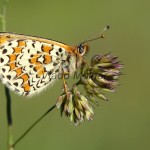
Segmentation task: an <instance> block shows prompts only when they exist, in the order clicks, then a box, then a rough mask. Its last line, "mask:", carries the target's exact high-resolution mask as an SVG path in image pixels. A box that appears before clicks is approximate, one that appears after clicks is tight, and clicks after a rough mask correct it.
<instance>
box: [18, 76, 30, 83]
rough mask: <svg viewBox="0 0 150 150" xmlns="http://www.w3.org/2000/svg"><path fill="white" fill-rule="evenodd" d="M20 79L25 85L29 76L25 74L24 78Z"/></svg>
mask: <svg viewBox="0 0 150 150" xmlns="http://www.w3.org/2000/svg"><path fill="white" fill-rule="evenodd" d="M20 78H22V79H23V83H25V82H26V81H28V79H29V76H28V74H23V75H22V76H20Z"/></svg>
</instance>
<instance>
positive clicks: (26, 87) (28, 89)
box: [22, 83, 31, 92]
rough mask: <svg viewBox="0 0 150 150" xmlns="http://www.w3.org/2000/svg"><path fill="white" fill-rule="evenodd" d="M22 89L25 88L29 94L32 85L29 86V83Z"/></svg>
mask: <svg viewBox="0 0 150 150" xmlns="http://www.w3.org/2000/svg"><path fill="white" fill-rule="evenodd" d="M22 87H23V88H24V91H25V92H29V91H30V88H31V87H30V85H29V83H25V84H24V85H23V86H22Z"/></svg>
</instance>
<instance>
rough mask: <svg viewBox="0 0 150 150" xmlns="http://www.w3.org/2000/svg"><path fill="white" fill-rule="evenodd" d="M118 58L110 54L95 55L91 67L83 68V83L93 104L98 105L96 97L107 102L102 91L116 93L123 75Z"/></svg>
mask: <svg viewBox="0 0 150 150" xmlns="http://www.w3.org/2000/svg"><path fill="white" fill-rule="evenodd" d="M117 58H118V57H117V56H111V55H110V54H105V55H102V54H99V55H95V56H94V57H93V58H92V59H91V65H90V66H86V67H82V76H81V82H82V84H83V86H84V88H85V91H86V93H87V95H88V97H89V98H90V100H92V101H93V102H95V103H96V104H98V102H97V101H96V100H95V96H96V97H98V98H101V99H103V100H107V98H106V97H105V95H104V94H103V93H102V91H109V92H115V90H116V87H117V85H118V82H117V79H118V77H119V75H121V72H120V69H121V68H122V67H123V65H122V64H120V62H119V61H118V60H117Z"/></svg>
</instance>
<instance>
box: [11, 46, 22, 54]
mask: <svg viewBox="0 0 150 150" xmlns="http://www.w3.org/2000/svg"><path fill="white" fill-rule="evenodd" d="M13 49H14V53H21V50H22V48H21V47H15V48H13Z"/></svg>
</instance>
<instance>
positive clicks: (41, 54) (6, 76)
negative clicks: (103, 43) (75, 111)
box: [0, 32, 102, 96]
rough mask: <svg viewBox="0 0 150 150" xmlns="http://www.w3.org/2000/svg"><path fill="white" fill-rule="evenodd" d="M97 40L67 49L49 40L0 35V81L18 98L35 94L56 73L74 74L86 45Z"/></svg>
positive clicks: (19, 35)
mask: <svg viewBox="0 0 150 150" xmlns="http://www.w3.org/2000/svg"><path fill="white" fill-rule="evenodd" d="M100 37H102V36H99V37H97V38H100ZM97 38H93V39H90V40H86V41H84V42H82V43H80V44H78V45H76V46H69V45H67V44H64V43H61V42H58V41H54V40H50V39H45V38H40V37H34V36H27V35H23V34H15V33H8V32H0V80H1V81H2V83H3V84H5V85H6V86H7V87H8V88H9V89H10V90H12V91H14V92H15V93H17V94H19V95H25V96H32V95H34V94H36V93H39V92H41V91H43V90H44V89H45V88H47V87H48V86H49V85H51V84H52V83H53V82H54V81H55V80H56V79H57V76H58V75H59V74H64V73H69V74H72V73H74V72H75V71H76V70H77V68H79V67H80V66H81V64H82V62H83V56H84V55H85V54H86V53H87V52H88V50H89V48H88V45H87V44H86V43H87V42H88V41H91V40H95V39H97ZM54 76H55V78H54Z"/></svg>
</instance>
